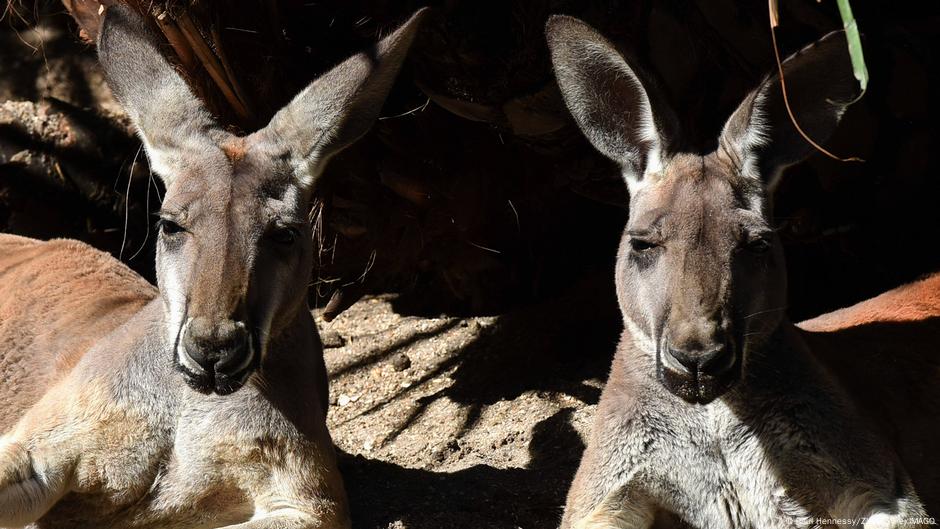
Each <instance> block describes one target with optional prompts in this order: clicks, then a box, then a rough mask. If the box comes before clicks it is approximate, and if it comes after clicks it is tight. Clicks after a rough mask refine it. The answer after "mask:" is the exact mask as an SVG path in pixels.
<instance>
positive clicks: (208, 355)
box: [182, 318, 251, 376]
mask: <svg viewBox="0 0 940 529" xmlns="http://www.w3.org/2000/svg"><path fill="white" fill-rule="evenodd" d="M248 338H249V337H248V330H247V328H246V326H245V324H244V323H243V322H240V321H232V320H222V321H211V320H209V319H207V318H193V319H192V320H191V321H190V323H189V325H187V326H186V330H185V332H184V333H183V337H182V342H183V347H184V348H185V350H186V354H187V355H188V356H189V357H190V358H191V359H192V360H193V361H194V362H196V363H197V364H199V366H200V367H202V369H204V370H205V371H206V373H207V374H216V375H228V376H230V375H236V374H238V373H239V372H241V371H243V370H244V369H245V368H246V364H247V363H248V362H249V361H250V358H249V356H250V355H251V347H250V345H249V339H248Z"/></svg>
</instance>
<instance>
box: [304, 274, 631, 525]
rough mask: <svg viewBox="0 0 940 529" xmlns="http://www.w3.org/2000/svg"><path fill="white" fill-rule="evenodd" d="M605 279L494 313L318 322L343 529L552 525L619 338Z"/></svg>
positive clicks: (379, 310) (367, 306)
mask: <svg viewBox="0 0 940 529" xmlns="http://www.w3.org/2000/svg"><path fill="white" fill-rule="evenodd" d="M609 283H610V282H609V281H607V280H604V279H603V278H602V277H601V276H600V275H598V277H597V279H594V280H592V281H590V282H583V283H581V284H580V285H579V286H578V288H575V289H573V290H572V291H571V292H568V293H564V294H562V295H561V296H559V297H558V298H557V299H556V300H554V301H552V302H549V303H546V304H543V305H538V306H532V307H527V308H525V309H522V310H520V311H517V312H515V313H511V314H508V315H505V316H501V317H481V318H452V317H441V318H419V317H410V316H403V315H399V314H397V313H396V312H395V299H394V298H393V297H388V296H384V297H383V296H380V297H372V298H366V299H364V300H362V301H360V302H359V303H357V304H356V305H354V306H352V307H351V308H350V309H349V310H348V311H347V312H345V313H343V314H342V315H341V316H340V317H339V318H337V319H336V320H335V321H333V322H331V323H326V322H324V321H323V320H322V318H320V317H319V315H318V324H319V325H320V329H321V334H322V335H323V338H324V342H325V343H326V345H327V346H328V347H327V348H326V361H327V366H328V368H329V370H330V374H331V387H330V391H331V397H330V401H331V402H330V414H329V426H330V429H331V431H332V433H333V437H334V441H335V443H336V445H337V447H338V450H339V452H340V454H341V463H340V466H341V470H342V472H343V475H344V476H345V479H346V487H347V491H348V493H349V496H350V501H351V504H352V510H353V522H354V526H355V527H357V528H405V527H407V528H415V529H420V528H428V529H430V528H441V527H456V528H463V527H467V528H470V527H473V528H480V529H482V528H550V527H555V526H556V525H557V523H558V520H559V518H560V515H561V511H562V508H563V506H564V499H565V494H566V493H567V489H568V484H569V483H570V480H571V478H572V476H573V474H574V471H575V469H576V468H577V463H578V461H579V459H580V455H581V452H582V451H583V448H584V445H583V441H582V439H583V438H584V434H585V433H586V432H587V431H588V429H589V427H590V419H591V416H592V414H593V410H594V406H595V404H596V403H597V400H598V397H599V395H600V390H601V388H602V384H603V380H604V378H605V377H606V372H607V368H608V364H609V361H610V357H611V355H612V354H613V350H614V344H615V342H616V339H617V333H618V332H619V331H618V323H617V320H616V312H615V307H614V305H613V299H612V295H613V293H612V288H610V286H609ZM612 310H613V311H612Z"/></svg>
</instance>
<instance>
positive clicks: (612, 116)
mask: <svg viewBox="0 0 940 529" xmlns="http://www.w3.org/2000/svg"><path fill="white" fill-rule="evenodd" d="M545 34H546V37H547V39H548V47H549V50H550V51H551V56H552V63H553V64H554V67H555V77H556V78H557V80H558V87H559V88H560V89H561V93H562V96H563V97H564V99H565V104H566V105H567V106H568V110H570V111H571V114H572V116H574V119H575V121H576V122H577V123H578V127H580V128H581V131H582V132H583V133H584V135H585V136H587V138H588V140H590V141H591V143H592V144H593V145H594V147H595V148H596V149H597V150H598V151H600V152H601V153H602V154H603V155H605V156H607V157H608V158H610V159H611V160H613V161H615V162H617V163H619V164H620V166H621V169H622V171H623V176H624V178H625V179H626V181H627V186H628V187H629V188H630V192H631V193H634V192H635V191H636V190H637V188H638V186H639V185H640V183H641V182H642V180H643V176H644V174H646V173H649V172H655V171H658V170H659V168H660V166H661V163H662V161H661V158H660V157H661V155H662V145H663V140H662V135H661V133H660V130H659V128H658V126H657V123H656V119H655V116H654V114H653V108H652V106H651V104H650V98H649V95H648V94H647V92H646V90H645V89H644V88H643V84H642V83H641V82H640V79H639V77H637V75H636V73H635V72H634V71H633V69H632V68H630V66H629V65H628V64H627V61H626V60H625V59H624V57H623V56H622V55H621V54H620V53H619V52H618V51H617V50H616V48H614V46H613V44H611V43H610V42H608V41H607V39H605V38H604V37H603V36H601V35H600V34H599V33H598V32H597V31H595V30H594V29H593V28H592V27H590V26H588V25H587V24H585V23H584V22H582V21H580V20H578V19H576V18H572V17H568V16H553V17H551V18H550V19H549V20H548V24H547V25H546V28H545Z"/></svg>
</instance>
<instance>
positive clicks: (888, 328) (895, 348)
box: [798, 273, 940, 515]
mask: <svg viewBox="0 0 940 529" xmlns="http://www.w3.org/2000/svg"><path fill="white" fill-rule="evenodd" d="M798 327H799V328H800V329H801V330H802V333H801V334H802V336H803V339H804V340H805V341H806V343H807V344H808V345H809V347H810V348H811V349H812V351H813V354H814V355H815V356H816V358H818V359H819V360H820V361H821V362H822V363H823V364H824V365H825V366H826V367H827V368H828V369H829V371H830V372H831V373H832V374H833V375H834V376H835V377H836V378H837V379H838V380H839V382H841V384H842V385H843V386H844V387H845V388H846V390H847V391H848V392H849V393H850V394H851V396H852V398H853V400H854V401H855V402H856V403H857V404H858V407H859V409H860V410H861V411H862V413H863V414H864V415H866V416H867V417H868V418H869V419H870V420H871V421H872V423H873V424H875V425H877V426H878V427H879V428H880V429H881V430H882V431H883V433H884V435H885V436H886V437H887V438H888V439H891V440H892V441H893V444H894V446H895V447H897V450H898V454H899V455H900V457H901V460H902V461H903V462H904V466H905V468H907V470H908V472H909V473H910V474H911V478H912V480H913V481H914V486H915V488H916V489H917V492H918V494H919V495H920V497H921V499H922V500H923V501H924V504H925V506H926V508H927V512H929V513H932V514H934V515H936V514H938V513H940V478H938V476H940V451H938V450H937V449H936V447H937V439H938V437H940V392H938V391H937V383H938V381H940V273H936V274H933V275H931V276H929V277H927V278H924V279H921V280H920V281H916V282H914V283H910V284H907V285H903V286H900V287H898V288H895V289H893V290H890V291H888V292H885V293H884V294H881V295H879V296H877V297H874V298H872V299H869V300H865V301H862V302H860V303H858V304H855V305H852V306H851V307H847V308H843V309H839V310H836V311H833V312H830V313H828V314H823V315H821V316H818V317H816V318H813V319H811V320H807V321H804V322H802V323H800V324H799V325H798Z"/></svg>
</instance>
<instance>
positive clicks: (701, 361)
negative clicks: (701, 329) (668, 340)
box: [665, 345, 735, 376]
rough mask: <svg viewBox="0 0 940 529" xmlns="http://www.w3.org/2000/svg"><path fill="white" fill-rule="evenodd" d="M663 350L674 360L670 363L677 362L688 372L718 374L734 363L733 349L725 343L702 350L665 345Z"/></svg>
mask: <svg viewBox="0 0 940 529" xmlns="http://www.w3.org/2000/svg"><path fill="white" fill-rule="evenodd" d="M665 352H666V354H667V355H669V356H670V357H672V358H673V359H674V360H675V362H672V363H676V362H677V363H678V364H679V365H681V366H682V367H683V368H685V370H686V372H687V373H690V374H691V373H704V374H706V375H711V376H719V375H721V374H723V373H725V372H726V371H728V370H729V369H731V368H732V367H734V363H735V354H734V350H732V348H731V347H729V346H727V345H721V346H718V347H714V348H712V349H708V350H704V351H683V350H681V349H676V348H674V347H671V346H667V347H666V351H665Z"/></svg>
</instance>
